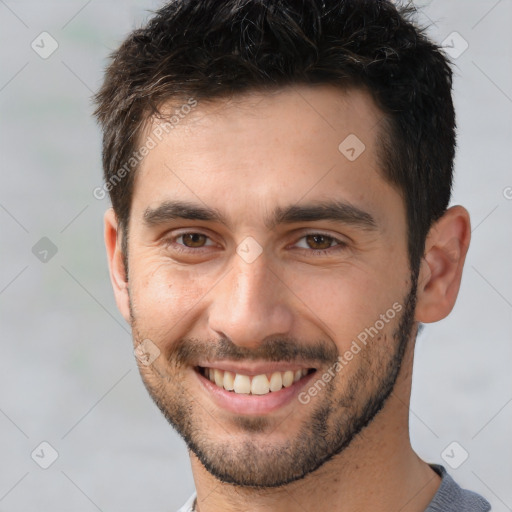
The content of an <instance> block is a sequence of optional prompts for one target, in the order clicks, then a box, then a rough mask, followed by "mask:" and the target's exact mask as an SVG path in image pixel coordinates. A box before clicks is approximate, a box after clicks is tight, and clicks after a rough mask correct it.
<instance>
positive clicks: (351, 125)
mask: <svg viewBox="0 0 512 512" xmlns="http://www.w3.org/2000/svg"><path fill="white" fill-rule="evenodd" d="M162 110H163V112H164V113H165V114H168V115H169V116H172V115H173V113H175V112H179V110H180V104H177V103H176V102H174V103H172V104H171V103H169V104H168V105H165V106H164V108H163V109H162ZM186 110H187V114H185V115H182V117H179V116H176V117H175V118H174V119H175V120H176V119H177V120H178V122H174V123H172V124H167V129H166V130H165V129H162V127H164V126H165V122H166V119H169V117H168V118H164V120H156V119H153V122H152V123H151V124H150V125H149V126H148V128H147V130H146V132H145V133H144V135H143V137H142V143H144V142H145V141H147V140H148V137H149V138H152V139H153V142H154V147H153V148H152V149H151V150H150V151H149V153H148V154H147V155H146V156H145V158H144V160H143V161H142V162H141V165H140V167H139V169H138V171H137V174H136V176H135V183H134V196H133V202H132V213H135V212H136V211H139V212H140V211H144V210H146V209H147V208H148V207H153V206H155V205H157V204H158V203H160V202H163V201H165V200H168V199H177V198H179V199H186V200H192V201H194V202H196V203H199V204H200V203H203V204H206V205H207V206H210V207H212V208H217V209H219V210H221V211H226V216H230V215H231V216H233V217H236V216H239V217H240V216H241V215H242V216H243V217H244V219H249V218H254V219H256V218H257V217H258V216H259V217H260V219H261V216H262V215H265V214H266V213H268V212H269V211H270V210H273V209H274V208H275V207H276V206H279V205H282V206H288V205H289V204H291V203H298V202H300V201H302V200H305V199H306V197H307V199H309V200H311V199H318V200H328V199H333V198H336V199H338V198H339V199H342V200H346V201H348V202H350V203H352V204H354V205H361V202H363V203H364V202H366V203H367V205H366V206H374V207H376V208H378V207H379V203H382V202H383V201H384V200H385V199H386V194H387V193H390V192H391V193H394V194H395V197H394V199H395V200H396V199H397V197H398V196H397V193H396V191H394V190H393V189H392V188H391V187H390V186H389V185H388V184H387V182H385V181H384V180H383V179H382V177H381V172H380V163H379V162H378V158H377V146H378V141H379V136H380V127H381V123H380V122H381V120H382V119H383V115H382V113H381V111H380V110H379V109H378V108H377V107H376V105H375V104H374V102H373V101H372V99H371V96H370V95H369V94H368V93H366V92H364V91H363V90H359V89H350V90H342V89H339V88H336V87H334V86H325V85H322V86H314V87H313V86H293V87H288V88H286V89H280V90H276V91H273V92H272V93H270V92H257V93H256V92H253V93H248V94H245V95H241V96H235V97H233V98H230V99H219V100H213V101H207V102H206V101H203V102H202V101H198V102H197V105H196V106H195V107H194V108H192V109H186ZM169 127H171V128H169ZM152 145H153V144H152ZM334 196H335V197H334ZM388 199H389V198H388ZM381 206H384V205H381ZM230 210H231V211H230ZM370 210H371V208H370Z"/></svg>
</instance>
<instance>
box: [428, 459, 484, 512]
mask: <svg viewBox="0 0 512 512" xmlns="http://www.w3.org/2000/svg"><path fill="white" fill-rule="evenodd" d="M430 467H431V468H432V469H433V470H434V471H435V472H436V473H438V474H439V476H440V477H441V478H442V480H441V485H440V486H439V489H438V490H437V492H436V494H435V496H434V498H433V499H432V501H431V502H430V504H429V506H428V507H427V509H426V510H425V512H487V511H488V510H491V505H490V504H489V502H488V501H487V500H486V499H485V498H483V497H482V496H480V495H479V494H477V493H476V492H473V491H469V490H467V489H463V488H462V487H460V486H459V485H458V484H457V483H456V482H455V481H454V480H453V478H452V477H451V476H450V475H449V474H448V473H447V471H446V469H445V468H444V467H443V466H440V465H438V464H430Z"/></svg>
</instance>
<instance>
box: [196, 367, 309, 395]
mask: <svg viewBox="0 0 512 512" xmlns="http://www.w3.org/2000/svg"><path fill="white" fill-rule="evenodd" d="M204 372H205V374H206V376H207V377H208V378H209V379H210V380H211V381H212V382H214V383H215V384H216V385H217V386H218V387H219V388H224V389H226V390H227V391H234V392H235V393H245V394H249V393H251V394H253V395H266V394H267V393H268V392H269V391H279V390H280V389H282V388H283V387H285V388H287V387H289V386H291V385H292V384H293V383H294V382H297V381H298V380H299V379H300V378H301V377H303V376H304V375H306V374H307V373H308V370H307V368H303V369H301V370H296V371H293V370H287V371H285V372H273V373H270V374H265V373H262V374H261V375H254V376H253V377H250V376H249V375H242V374H241V373H233V372H228V371H224V370H219V369H217V368H204Z"/></svg>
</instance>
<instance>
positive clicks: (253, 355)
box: [167, 337, 339, 366]
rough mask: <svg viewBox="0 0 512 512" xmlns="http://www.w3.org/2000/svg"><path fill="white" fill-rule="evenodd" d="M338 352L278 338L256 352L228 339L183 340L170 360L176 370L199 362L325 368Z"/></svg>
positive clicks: (323, 345)
mask: <svg viewBox="0 0 512 512" xmlns="http://www.w3.org/2000/svg"><path fill="white" fill-rule="evenodd" d="M338 356H339V352H338V349H337V347H336V345H335V344H334V343H333V342H328V341H326V340H317V341H315V342H312V343H307V344H306V343H300V342H298V341H297V340H295V339H291V338H286V337H279V338H275V337H274V338H272V339H266V340H263V341H262V342H261V344H260V345H258V347H256V348H247V347H244V346H240V345H236V344H235V343H233V342H232V341H231V340H230V339H228V338H220V339H217V340H211V341H206V340H200V339H198V338H181V339H180V340H178V342H177V343H176V344H175V345H174V346H173V347H172V349H171V350H170V352H169V353H168V354H167V360H168V361H169V362H171V363H172V362H174V363H175V364H176V366H187V365H189V366H196V365H197V363H198V361H205V360H206V361H216V360H219V359H230V360H233V361H242V360H245V361H251V360H260V361H261V360H263V361H268V362H278V361H284V362H296V363H304V364H305V365H309V364H310V363H312V362H315V363H320V364H326V363H330V362H332V361H334V360H337V359H338Z"/></svg>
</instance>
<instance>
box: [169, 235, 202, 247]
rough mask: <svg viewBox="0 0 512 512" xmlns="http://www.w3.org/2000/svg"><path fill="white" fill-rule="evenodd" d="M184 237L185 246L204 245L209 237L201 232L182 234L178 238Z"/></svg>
mask: <svg viewBox="0 0 512 512" xmlns="http://www.w3.org/2000/svg"><path fill="white" fill-rule="evenodd" d="M180 238H182V239H183V245H184V246H185V247H204V245H205V244H206V240H207V239H208V237H207V236H206V235H203V234H201V233H185V234H183V235H180V236H179V237H178V238H177V239H176V240H179V239H180Z"/></svg>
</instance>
